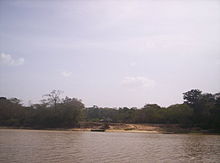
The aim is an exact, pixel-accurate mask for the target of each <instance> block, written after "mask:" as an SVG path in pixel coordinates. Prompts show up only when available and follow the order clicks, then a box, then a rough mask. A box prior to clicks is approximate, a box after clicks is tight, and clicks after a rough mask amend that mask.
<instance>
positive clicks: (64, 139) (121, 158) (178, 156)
mask: <svg viewBox="0 0 220 163" xmlns="http://www.w3.org/2000/svg"><path fill="white" fill-rule="evenodd" d="M0 162H1V163H5V162H6V163H13V162H20V163H26V162H27V163H31V162H36V163H44V162H46V163H47V162H51V163H54V162H57V163H62V162H64V163H87V162H88V163H90V162H91V163H93V162H94V163H99V162H100V163H109V162H111V163H117V162H118V163H127V162H137V163H139V162H140V163H141V162H150V163H151V162H167V163H170V162H204V163H207V162H220V135H192V134H148V133H120V132H112V133H111V132H80V131H45V130H16V129H0Z"/></svg>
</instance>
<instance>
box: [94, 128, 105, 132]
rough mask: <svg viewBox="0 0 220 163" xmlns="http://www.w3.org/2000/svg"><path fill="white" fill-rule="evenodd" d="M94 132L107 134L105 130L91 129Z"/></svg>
mask: <svg viewBox="0 0 220 163" xmlns="http://www.w3.org/2000/svg"><path fill="white" fill-rule="evenodd" d="M91 131H92V132H105V129H91Z"/></svg>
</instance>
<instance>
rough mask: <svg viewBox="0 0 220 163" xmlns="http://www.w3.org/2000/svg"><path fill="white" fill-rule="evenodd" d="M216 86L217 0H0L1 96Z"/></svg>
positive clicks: (93, 99)
mask: <svg viewBox="0 0 220 163" xmlns="http://www.w3.org/2000/svg"><path fill="white" fill-rule="evenodd" d="M193 88H198V89H200V90H202V91H204V92H210V93H216V92H220V1H219V0H175V1H174V0H140V1H136V0H130V1H129V0H126V1H122V0H115V1H114V0H87V1H86V0H55V1H54V0H48V1H45V0H37V1H34V0H33V1H30V0H23V1H22V0H19V1H16V0H0V96H6V97H8V98H9V97H17V98H20V99H22V100H24V102H25V103H27V102H28V100H31V101H32V103H35V102H38V100H41V99H42V95H44V94H46V93H49V92H50V91H51V90H53V89H59V90H63V91H64V94H63V95H67V96H70V97H76V98H80V99H82V101H83V103H84V104H85V105H86V106H92V105H98V106H110V107H112V106H115V107H119V106H129V107H132V106H137V107H141V106H143V105H144V104H146V103H157V104H159V105H162V106H168V105H170V104H175V103H182V102H183V100H182V93H183V92H186V91H188V90H190V89H193Z"/></svg>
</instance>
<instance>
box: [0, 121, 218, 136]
mask: <svg viewBox="0 0 220 163" xmlns="http://www.w3.org/2000/svg"><path fill="white" fill-rule="evenodd" d="M100 125H102V123H99V122H82V123H81V127H79V128H32V127H14V126H11V127H10V126H0V130H2V129H9V130H10V129H18V130H19V129H20V130H22V129H23V130H36V131H37V130H47V131H80V132H91V130H92V129H97V128H99V127H100ZM105 132H120V133H148V134H207V135H210V134H212V135H220V133H218V132H214V131H213V130H202V129H200V128H181V127H180V126H179V125H174V124H124V123H110V124H109V128H108V129H106V130H105Z"/></svg>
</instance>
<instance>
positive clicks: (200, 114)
mask: <svg viewBox="0 0 220 163" xmlns="http://www.w3.org/2000/svg"><path fill="white" fill-rule="evenodd" d="M60 94H61V92H60V91H56V90H54V91H52V92H51V93H50V94H47V95H45V96H44V97H46V98H45V99H43V100H42V102H41V104H34V105H32V106H30V107H25V106H22V105H21V103H20V100H18V99H16V98H12V99H6V98H5V97H1V98H0V125H1V126H22V127H25V126H26V127H33V128H54V127H56V128H58V127H78V125H79V124H78V122H79V121H80V120H81V121H95V122H96V121H110V122H120V123H165V124H179V125H180V126H182V127H201V128H204V129H214V130H218V131H220V93H216V94H210V93H202V92H201V91H200V90H197V89H193V90H190V91H188V92H186V93H183V99H184V103H183V104H175V105H171V106H169V107H166V108H165V107H160V106H159V105H157V104H146V105H145V106H144V107H143V108H140V109H138V108H127V107H123V108H118V109H117V108H100V107H98V106H93V107H90V108H85V107H84V105H83V103H82V102H81V101H80V100H78V99H75V98H69V97H66V98H64V99H60V97H59V95H60Z"/></svg>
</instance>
